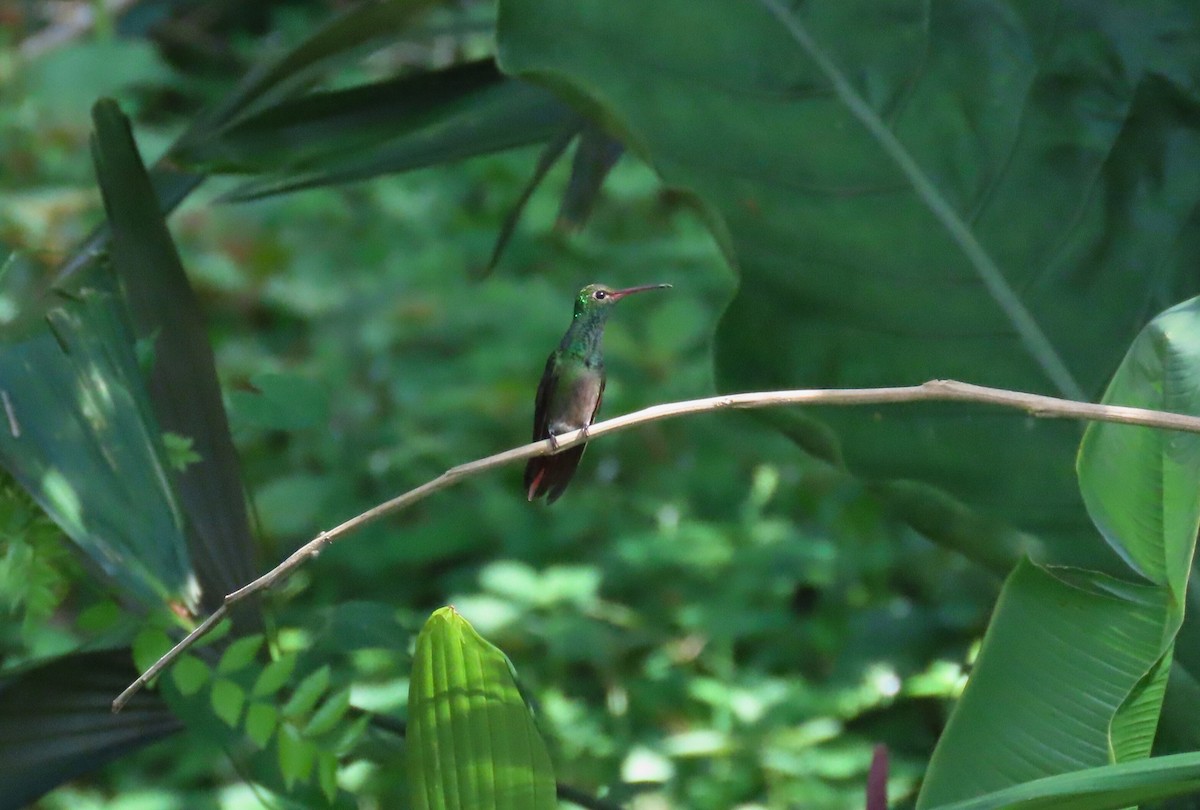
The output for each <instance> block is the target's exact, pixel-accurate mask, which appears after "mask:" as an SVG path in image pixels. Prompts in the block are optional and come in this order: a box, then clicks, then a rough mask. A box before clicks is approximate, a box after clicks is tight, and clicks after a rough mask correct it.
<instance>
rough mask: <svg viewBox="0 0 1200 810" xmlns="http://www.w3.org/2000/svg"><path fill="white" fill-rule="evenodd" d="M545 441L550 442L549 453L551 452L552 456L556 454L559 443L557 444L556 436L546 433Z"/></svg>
mask: <svg viewBox="0 0 1200 810" xmlns="http://www.w3.org/2000/svg"><path fill="white" fill-rule="evenodd" d="M546 440H547V441H549V442H550V452H551V453H552V454H553V453H557V452H558V445H559V442H558V437H557V436H555V435H554V434H553V433H547V434H546Z"/></svg>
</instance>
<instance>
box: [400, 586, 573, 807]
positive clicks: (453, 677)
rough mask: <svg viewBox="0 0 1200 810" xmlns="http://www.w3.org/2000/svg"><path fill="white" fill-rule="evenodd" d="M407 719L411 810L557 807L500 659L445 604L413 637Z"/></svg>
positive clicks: (545, 764)
mask: <svg viewBox="0 0 1200 810" xmlns="http://www.w3.org/2000/svg"><path fill="white" fill-rule="evenodd" d="M408 723H409V724H408V737H407V752H408V775H409V784H410V797H411V801H412V804H413V807H414V808H417V810H553V808H555V807H557V803H556V800H555V787H554V772H553V770H552V769H551V765H550V757H549V755H548V754H547V752H546V746H545V744H544V743H543V742H542V738H541V736H540V735H539V734H538V732H537V728H536V727H535V725H534V721H533V716H532V715H531V714H530V712H529V709H528V707H526V705H525V701H524V700H522V698H521V693H520V691H519V690H518V689H517V685H516V683H515V682H514V680H513V675H512V669H511V664H510V663H509V661H508V658H506V657H505V655H504V653H502V652H501V651H500V650H498V649H496V648H495V647H494V646H492V645H491V644H489V643H488V642H486V641H484V640H483V639H482V638H481V637H480V636H479V634H478V633H476V632H475V630H474V628H472V627H471V625H469V624H468V623H467V622H466V620H465V619H463V618H462V617H461V616H460V615H458V613H456V612H455V611H454V609H453V608H448V607H447V608H442V609H441V610H438V611H437V612H436V613H434V614H433V615H432V616H431V617H430V618H429V621H428V622H426V624H425V627H424V629H422V630H421V634H420V635H419V636H418V637H417V648H416V653H415V655H414V658H413V670H412V681H411V684H410V686H409V695H408Z"/></svg>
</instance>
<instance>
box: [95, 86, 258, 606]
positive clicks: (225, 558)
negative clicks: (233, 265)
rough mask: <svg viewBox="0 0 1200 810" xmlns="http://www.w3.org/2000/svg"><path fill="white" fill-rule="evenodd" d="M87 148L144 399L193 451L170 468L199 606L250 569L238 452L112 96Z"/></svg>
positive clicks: (199, 322)
mask: <svg viewBox="0 0 1200 810" xmlns="http://www.w3.org/2000/svg"><path fill="white" fill-rule="evenodd" d="M92 116H93V119H94V122H95V127H96V133H95V139H94V141H93V151H94V154H95V159H96V173H97V176H98V178H99V181H100V190H101V192H102V194H103V197H104V207H105V211H106V212H107V214H108V221H109V224H110V227H111V228H112V244H111V258H112V268H113V270H114V271H115V272H116V275H117V278H118V279H119V280H120V284H121V290H122V293H123V294H124V298H125V301H126V302H127V304H128V307H129V311H130V313H131V315H132V317H133V320H134V325H135V328H136V332H137V336H138V338H139V339H140V340H142V341H144V344H145V345H147V346H148V347H149V348H150V351H151V354H152V357H153V364H152V367H151V370H150V375H149V387H150V395H151V399H152V401H153V403H154V410H155V413H156V415H157V417H158V422H159V424H160V425H161V426H162V428H163V429H164V430H167V431H170V432H172V433H175V434H178V435H182V436H185V437H187V438H189V439H191V440H192V442H193V444H192V449H193V450H194V451H195V453H197V454H198V455H199V460H198V461H196V462H195V463H193V464H190V465H188V466H187V467H186V468H185V469H183V470H181V471H175V472H174V479H175V483H176V485H177V486H178V489H179V494H180V498H181V501H182V504H183V507H184V510H185V512H186V515H187V518H188V525H189V535H188V539H189V545H190V549H191V557H192V560H193V563H194V564H195V566H196V575H197V578H198V580H199V584H200V586H201V597H202V599H203V604H204V606H205V608H206V609H208V610H212V609H214V608H216V607H217V606H219V605H220V604H221V602H222V600H223V597H224V596H225V594H227V593H231V592H232V591H234V590H236V589H237V588H239V587H241V586H242V585H244V584H245V583H246V582H248V581H250V580H251V579H252V578H253V576H254V566H253V563H252V549H253V542H252V539H251V535H250V525H249V521H248V518H247V512H246V504H245V498H244V496H243V490H242V481H241V474H240V471H239V467H238V461H237V451H236V450H235V449H234V446H233V439H232V437H231V436H230V433H229V423H228V420H227V419H226V416H225V408H224V405H223V404H222V401H221V388H220V384H219V382H218V381H217V371H216V365H215V362H214V360H213V354H212V347H211V346H210V344H209V341H208V332H207V330H206V328H205V325H204V319H203V316H202V314H201V312H200V305H199V302H198V301H197V300H196V296H195V293H194V292H193V291H192V288H191V285H190V284H189V282H188V279H187V276H186V275H185V273H184V271H183V266H182V264H181V263H180V260H179V254H178V252H177V251H176V249H175V244H174V242H173V241H172V239H171V234H170V232H169V231H168V230H167V226H166V222H165V220H164V219H163V214H162V211H161V209H160V204H159V199H158V195H157V194H156V193H155V190H154V187H153V185H152V184H151V182H150V178H149V176H148V175H147V173H146V170H145V168H144V166H143V165H142V161H141V158H140V156H139V155H138V151H137V146H136V145H135V144H134V141H133V136H132V134H131V132H130V128H129V122H128V120H127V119H126V118H125V116H123V115H122V114H121V111H120V110H119V109H118V108H117V106H116V104H115V103H114V102H112V101H101V102H99V103H97V104H96V106H95V109H94V110H93V112H92Z"/></svg>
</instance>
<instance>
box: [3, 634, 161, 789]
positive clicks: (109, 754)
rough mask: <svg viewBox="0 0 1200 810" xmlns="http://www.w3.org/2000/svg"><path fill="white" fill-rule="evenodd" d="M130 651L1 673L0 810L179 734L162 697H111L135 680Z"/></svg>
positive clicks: (105, 652) (77, 657)
mask: <svg viewBox="0 0 1200 810" xmlns="http://www.w3.org/2000/svg"><path fill="white" fill-rule="evenodd" d="M137 674H138V673H137V670H136V669H135V668H134V666H133V658H132V656H131V655H130V652H129V649H128V648H123V649H115V650H97V651H87V652H78V653H72V654H71V655H66V656H63V657H62V658H56V659H54V660H52V661H47V662H42V663H39V664H36V665H34V666H31V667H28V668H25V669H23V670H21V671H20V672H13V673H8V674H7V675H5V676H4V677H3V678H0V810H16V808H20V807H25V806H26V805H27V804H29V803H30V802H32V801H34V800H35V799H37V798H38V797H39V796H41V795H42V794H43V793H45V792H46V791H48V790H50V789H52V788H54V787H55V786H57V785H58V784H60V783H62V782H65V781H68V780H70V779H73V778H75V777H76V776H79V775H80V774H83V773H87V772H88V771H91V770H94V769H95V768H98V767H100V766H101V765H103V764H105V763H107V762H110V761H112V760H113V759H115V758H117V757H120V756H123V755H124V754H127V753H129V752H130V751H133V750H135V749H137V748H139V747H141V746H143V745H146V744H147V743H150V742H154V741H155V740H158V739H161V738H162V737H165V736H167V735H168V734H172V733H174V732H175V731H178V730H179V728H180V723H179V721H178V720H177V719H175V715H174V714H172V713H171V710H170V709H168V708H167V707H166V705H164V704H163V702H162V699H161V698H160V697H158V696H157V695H155V694H153V693H150V692H143V693H141V694H139V695H135V696H134V698H133V699H132V700H131V701H130V702H129V704H128V705H127V706H126V707H125V709H124V710H123V711H122V712H121V713H120V714H113V713H112V711H111V709H110V706H111V704H112V696H113V695H115V694H116V693H117V692H119V691H120V690H121V689H123V688H124V687H125V686H126V685H127V684H128V683H129V682H130V681H131V680H133V679H134V678H136V677H137Z"/></svg>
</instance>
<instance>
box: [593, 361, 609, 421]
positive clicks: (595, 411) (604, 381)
mask: <svg viewBox="0 0 1200 810" xmlns="http://www.w3.org/2000/svg"><path fill="white" fill-rule="evenodd" d="M607 384H608V378H607V376H605V374H604V373H603V372H601V374H600V390H599V391H598V392H597V393H596V407H595V408H592V417H591V419H588V424H589V425H590V424H591V423H592V422H595V421H596V414H598V413H600V403H601V402H603V401H604V386H605V385H607Z"/></svg>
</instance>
